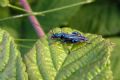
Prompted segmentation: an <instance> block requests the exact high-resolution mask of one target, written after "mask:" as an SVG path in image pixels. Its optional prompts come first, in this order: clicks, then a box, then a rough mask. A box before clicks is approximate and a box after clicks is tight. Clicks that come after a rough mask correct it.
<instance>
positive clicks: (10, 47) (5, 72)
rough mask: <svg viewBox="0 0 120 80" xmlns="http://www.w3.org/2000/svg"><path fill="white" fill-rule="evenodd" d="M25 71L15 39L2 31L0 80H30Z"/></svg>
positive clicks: (0, 39) (0, 35) (0, 32)
mask: <svg viewBox="0 0 120 80" xmlns="http://www.w3.org/2000/svg"><path fill="white" fill-rule="evenodd" d="M25 70H26V68H25V65H24V63H23V62H22V58H21V54H20V52H19V50H18V49H17V45H16V44H15V43H14V39H13V38H12V37H11V36H10V35H9V34H8V33H7V32H6V31H4V30H1V29H0V80H28V76H27V73H26V72H25Z"/></svg>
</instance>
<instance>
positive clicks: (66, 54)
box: [24, 28, 112, 80]
mask: <svg viewBox="0 0 120 80" xmlns="http://www.w3.org/2000/svg"><path fill="white" fill-rule="evenodd" d="M62 31H63V32H68V33H71V32H72V31H75V30H72V29H69V28H63V29H62ZM53 32H55V33H56V32H57V33H58V32H61V29H60V28H56V29H54V30H53ZM50 35H51V34H49V35H48V37H45V38H43V39H41V40H39V41H37V43H36V44H35V46H34V47H33V48H32V49H31V50H30V52H28V53H27V54H26V55H25V57H24V61H25V64H26V67H27V68H26V69H27V73H28V77H29V80H112V72H111V70H110V60H109V58H110V52H111V49H112V45H111V43H110V42H109V41H108V40H105V39H103V38H102V37H101V36H98V35H93V34H83V35H85V36H86V37H87V38H88V39H89V41H90V42H91V44H88V43H79V44H69V43H67V44H64V43H61V42H60V41H58V40H57V41H54V40H51V39H50V38H49V37H50ZM47 39H48V41H47Z"/></svg>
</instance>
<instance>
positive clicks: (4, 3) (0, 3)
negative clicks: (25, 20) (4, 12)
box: [0, 0, 9, 7]
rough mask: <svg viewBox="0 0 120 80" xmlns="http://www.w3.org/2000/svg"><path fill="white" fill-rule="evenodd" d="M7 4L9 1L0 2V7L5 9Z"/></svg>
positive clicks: (0, 0)
mask: <svg viewBox="0 0 120 80" xmlns="http://www.w3.org/2000/svg"><path fill="white" fill-rule="evenodd" d="M8 4H9V0H0V6H1V7H6V6H8Z"/></svg>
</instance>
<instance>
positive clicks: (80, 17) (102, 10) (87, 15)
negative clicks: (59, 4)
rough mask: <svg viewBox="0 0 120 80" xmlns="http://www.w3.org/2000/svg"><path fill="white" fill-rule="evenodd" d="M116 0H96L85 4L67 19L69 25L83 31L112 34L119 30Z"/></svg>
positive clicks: (119, 17)
mask: <svg viewBox="0 0 120 80" xmlns="http://www.w3.org/2000/svg"><path fill="white" fill-rule="evenodd" d="M117 4H118V2H117V1H114V2H112V1H110V0H105V1H96V2H94V3H91V4H85V5H83V6H82V7H80V9H79V11H78V12H77V14H76V15H74V16H73V18H72V19H71V20H70V21H69V24H70V25H71V26H75V27H74V28H76V29H78V30H81V31H83V32H90V33H97V34H102V35H114V34H117V33H119V31H120V23H119V21H120V16H119V14H120V12H119V7H118V5H117Z"/></svg>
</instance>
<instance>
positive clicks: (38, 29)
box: [20, 0, 45, 38]
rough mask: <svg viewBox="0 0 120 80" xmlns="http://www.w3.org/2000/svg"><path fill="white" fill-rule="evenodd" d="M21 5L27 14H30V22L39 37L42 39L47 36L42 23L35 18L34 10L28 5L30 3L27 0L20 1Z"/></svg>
mask: <svg viewBox="0 0 120 80" xmlns="http://www.w3.org/2000/svg"><path fill="white" fill-rule="evenodd" d="M20 3H21V5H22V6H23V7H24V9H25V10H26V12H27V13H28V14H29V20H30V21H31V23H32V25H33V27H34V29H35V31H36V33H37V35H38V37H39V38H41V37H43V36H45V33H44V31H43V29H42V27H41V26H40V23H39V22H38V20H37V18H36V17H35V16H33V14H32V9H31V7H30V5H29V4H28V2H27V1H26V0H20Z"/></svg>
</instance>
